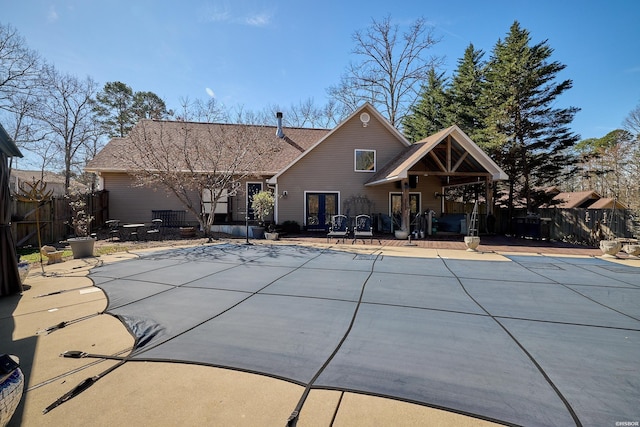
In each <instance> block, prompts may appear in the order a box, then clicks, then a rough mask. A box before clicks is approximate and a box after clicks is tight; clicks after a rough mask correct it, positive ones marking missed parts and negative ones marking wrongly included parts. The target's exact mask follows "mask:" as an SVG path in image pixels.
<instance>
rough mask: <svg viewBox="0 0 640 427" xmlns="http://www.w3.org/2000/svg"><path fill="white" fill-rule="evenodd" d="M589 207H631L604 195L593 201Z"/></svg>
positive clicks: (622, 208)
mask: <svg viewBox="0 0 640 427" xmlns="http://www.w3.org/2000/svg"><path fill="white" fill-rule="evenodd" d="M587 209H620V210H625V209H629V208H628V207H627V206H626V205H625V204H623V203H620V202H619V201H617V200H615V199H612V198H611V197H603V198H602V199H599V200H596V201H595V202H593V203H592V204H591V205H590V206H589V207H588V208H587Z"/></svg>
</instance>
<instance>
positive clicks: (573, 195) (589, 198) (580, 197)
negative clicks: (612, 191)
mask: <svg viewBox="0 0 640 427" xmlns="http://www.w3.org/2000/svg"><path fill="white" fill-rule="evenodd" d="M547 191H548V192H550V193H557V194H556V195H555V196H554V197H553V202H554V203H552V204H550V207H555V208H558V209H574V208H581V209H613V208H614V206H615V209H620V210H625V209H628V208H627V206H625V205H624V204H623V203H620V202H619V201H617V200H614V199H613V198H610V197H601V196H600V195H599V194H598V193H596V192H595V191H568V192H561V191H560V190H558V189H557V188H556V187H552V188H551V189H549V190H547Z"/></svg>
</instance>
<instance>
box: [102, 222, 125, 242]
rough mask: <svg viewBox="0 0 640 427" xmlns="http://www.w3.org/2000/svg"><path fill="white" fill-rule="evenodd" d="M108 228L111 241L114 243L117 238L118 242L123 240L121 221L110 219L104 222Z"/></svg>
mask: <svg viewBox="0 0 640 427" xmlns="http://www.w3.org/2000/svg"><path fill="white" fill-rule="evenodd" d="M104 223H105V224H106V225H107V227H109V239H111V241H113V239H114V238H115V237H117V238H118V240H121V236H120V220H117V219H110V220H108V221H105V222H104Z"/></svg>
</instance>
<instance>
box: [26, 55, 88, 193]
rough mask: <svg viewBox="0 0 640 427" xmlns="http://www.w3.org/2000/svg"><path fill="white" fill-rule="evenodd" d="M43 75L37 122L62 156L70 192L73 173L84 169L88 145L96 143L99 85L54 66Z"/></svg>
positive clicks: (48, 68) (44, 70) (67, 187)
mask: <svg viewBox="0 0 640 427" xmlns="http://www.w3.org/2000/svg"><path fill="white" fill-rule="evenodd" d="M42 73H43V77H44V78H45V79H46V87H45V89H46V90H45V97H44V99H43V104H42V109H41V110H40V111H39V117H38V119H40V120H41V121H42V122H44V123H46V125H47V126H48V127H49V128H50V129H51V133H50V134H48V136H47V137H48V138H50V140H51V142H53V143H55V144H56V146H57V147H58V149H59V151H60V153H61V156H62V162H63V165H64V175H65V188H66V189H67V190H68V189H69V184H70V180H71V176H72V174H74V173H75V172H80V169H81V168H82V167H83V166H84V162H85V150H86V148H87V144H92V143H93V141H94V138H95V135H96V132H97V129H98V126H97V121H96V120H95V113H94V110H93V105H92V100H93V98H94V96H95V94H96V92H97V84H96V83H95V82H94V81H93V80H92V79H91V78H89V77H87V78H85V79H84V80H80V79H78V78H77V77H75V76H73V75H69V74H60V73H59V72H58V71H57V70H55V69H54V68H53V67H51V66H46V67H44V68H43V71H42Z"/></svg>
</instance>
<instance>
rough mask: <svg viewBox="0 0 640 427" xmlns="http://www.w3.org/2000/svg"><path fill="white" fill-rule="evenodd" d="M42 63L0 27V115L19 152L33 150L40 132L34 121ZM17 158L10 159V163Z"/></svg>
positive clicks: (7, 28) (14, 34)
mask: <svg viewBox="0 0 640 427" xmlns="http://www.w3.org/2000/svg"><path fill="white" fill-rule="evenodd" d="M40 64H41V59H40V57H39V56H38V54H37V53H36V52H35V51H33V50H31V49H29V48H28V47H27V44H26V42H25V40H24V39H23V38H22V37H21V36H20V35H19V34H18V32H17V31H16V30H15V29H14V28H13V27H11V26H9V25H7V26H5V25H2V24H0V113H3V114H2V117H3V122H4V124H5V126H6V127H7V131H8V132H9V134H10V135H11V137H12V138H13V140H14V141H15V142H16V144H17V145H18V147H20V148H21V149H24V148H27V150H30V149H31V148H32V143H34V142H37V141H39V140H41V138H42V132H40V130H41V129H39V126H38V123H37V122H36V121H34V119H33V115H34V111H35V110H36V109H37V108H38V105H39V103H38V93H39V88H40V87H41V84H40V82H41V79H40V76H39V69H40ZM13 161H17V158H15V157H14V158H12V162H13Z"/></svg>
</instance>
